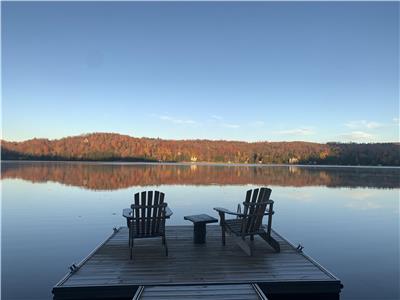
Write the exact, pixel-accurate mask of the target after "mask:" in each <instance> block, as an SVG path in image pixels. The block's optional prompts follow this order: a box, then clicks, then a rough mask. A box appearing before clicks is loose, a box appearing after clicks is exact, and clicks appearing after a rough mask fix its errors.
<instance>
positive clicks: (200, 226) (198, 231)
mask: <svg viewBox="0 0 400 300" xmlns="http://www.w3.org/2000/svg"><path fill="white" fill-rule="evenodd" d="M206 230H207V229H206V223H195V224H194V229H193V242H194V243H195V244H204V243H205V242H206Z"/></svg>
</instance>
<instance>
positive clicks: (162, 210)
mask: <svg viewBox="0 0 400 300" xmlns="http://www.w3.org/2000/svg"><path fill="white" fill-rule="evenodd" d="M164 197H165V194H164V193H161V192H159V191H154V192H153V191H144V192H140V193H136V194H135V195H134V204H132V205H131V209H132V210H131V211H130V214H131V217H127V223H128V224H127V225H128V228H129V248H130V259H132V258H133V245H134V240H135V239H139V238H154V237H162V244H163V245H164V247H165V255H166V256H168V246H167V239H166V236H165V220H166V219H167V218H169V217H170V216H171V215H172V211H171V210H170V209H169V208H168V207H167V203H166V202H164ZM124 216H125V217H126V214H125V213H124Z"/></svg>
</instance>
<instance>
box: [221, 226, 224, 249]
mask: <svg viewBox="0 0 400 300" xmlns="http://www.w3.org/2000/svg"><path fill="white" fill-rule="evenodd" d="M221 230H222V245H224V246H225V226H224V225H222V226H221Z"/></svg>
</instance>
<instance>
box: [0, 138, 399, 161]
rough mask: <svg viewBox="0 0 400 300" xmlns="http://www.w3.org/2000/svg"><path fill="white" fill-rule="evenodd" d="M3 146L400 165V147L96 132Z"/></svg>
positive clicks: (32, 154) (64, 154)
mask: <svg viewBox="0 0 400 300" xmlns="http://www.w3.org/2000/svg"><path fill="white" fill-rule="evenodd" d="M1 146H2V147H1V158H2V159H3V160H72V161H147V162H214V163H244V164H254V163H256V164H258V163H262V164H327V165H382V166H399V165H400V144H399V143H363V144H357V143H327V144H320V143H310V142H253V143H250V142H240V141H224V140H219V141H212V140H163V139H154V138H135V137H131V136H127V135H120V134H114V133H92V134H85V135H80V136H73V137H66V138H62V139H58V140H48V139H32V140H27V141H23V142H10V141H4V140H3V141H2V145H1Z"/></svg>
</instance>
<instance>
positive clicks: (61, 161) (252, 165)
mask: <svg viewBox="0 0 400 300" xmlns="http://www.w3.org/2000/svg"><path fill="white" fill-rule="evenodd" d="M28 162H29V163H65V164H74V163H79V164H104V165H182V166H193V165H196V166H224V167H299V168H376V169H400V166H375V165H371V166H369V165H317V164H313V165H311V164H310V165H304V164H244V163H217V162H132V161H101V160H99V161H90V160H28V159H27V160H1V163H28Z"/></svg>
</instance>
